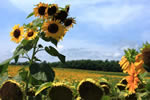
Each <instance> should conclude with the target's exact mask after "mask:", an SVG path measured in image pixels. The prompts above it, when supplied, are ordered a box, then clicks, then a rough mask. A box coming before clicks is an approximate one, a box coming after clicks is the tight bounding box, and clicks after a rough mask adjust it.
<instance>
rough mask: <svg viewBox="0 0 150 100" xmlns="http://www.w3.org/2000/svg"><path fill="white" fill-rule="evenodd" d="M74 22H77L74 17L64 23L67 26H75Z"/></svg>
mask: <svg viewBox="0 0 150 100" xmlns="http://www.w3.org/2000/svg"><path fill="white" fill-rule="evenodd" d="M73 24H76V22H75V19H74V18H67V19H66V20H65V21H64V25H65V27H67V28H70V27H73Z"/></svg>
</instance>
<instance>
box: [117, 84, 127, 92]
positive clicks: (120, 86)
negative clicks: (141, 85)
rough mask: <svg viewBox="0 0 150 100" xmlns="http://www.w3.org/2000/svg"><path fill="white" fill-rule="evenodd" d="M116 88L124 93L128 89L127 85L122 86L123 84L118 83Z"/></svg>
mask: <svg viewBox="0 0 150 100" xmlns="http://www.w3.org/2000/svg"><path fill="white" fill-rule="evenodd" d="M116 87H117V88H118V89H119V90H120V91H123V90H125V89H126V85H124V84H121V83H118V84H117V85H116Z"/></svg>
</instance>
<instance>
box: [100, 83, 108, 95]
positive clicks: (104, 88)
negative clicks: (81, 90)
mask: <svg viewBox="0 0 150 100" xmlns="http://www.w3.org/2000/svg"><path fill="white" fill-rule="evenodd" d="M101 87H102V88H103V90H104V93H105V95H108V94H109V93H110V88H109V87H108V86H107V85H101Z"/></svg>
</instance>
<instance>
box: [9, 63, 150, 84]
mask: <svg viewBox="0 0 150 100" xmlns="http://www.w3.org/2000/svg"><path fill="white" fill-rule="evenodd" d="M20 68H21V66H12V65H11V66H9V68H8V74H9V75H10V76H12V77H13V76H15V75H16V74H17V72H18V70H19V69H20ZM26 70H28V67H26ZM53 70H54V71H55V81H69V82H74V81H80V80H82V79H85V78H93V79H95V80H98V79H99V78H102V77H104V78H106V79H108V80H109V81H111V82H115V83H116V82H118V81H119V80H121V78H123V77H124V76H127V74H124V73H122V72H103V71H91V70H81V69H68V68H53ZM146 78H147V79H150V73H149V74H148V75H147V77H146Z"/></svg>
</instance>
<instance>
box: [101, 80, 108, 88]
mask: <svg viewBox="0 0 150 100" xmlns="http://www.w3.org/2000/svg"><path fill="white" fill-rule="evenodd" d="M99 83H100V85H107V86H108V87H109V88H110V85H109V82H108V81H107V80H106V79H105V78H101V79H100V80H99Z"/></svg>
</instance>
